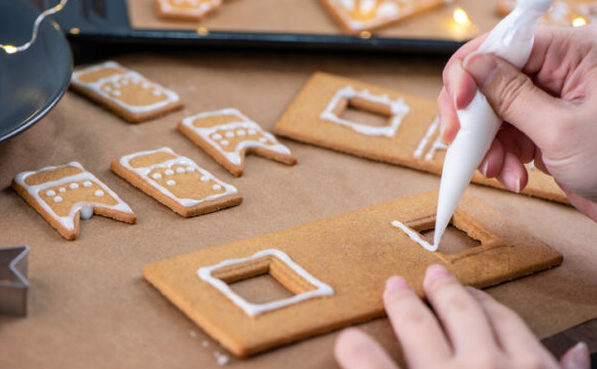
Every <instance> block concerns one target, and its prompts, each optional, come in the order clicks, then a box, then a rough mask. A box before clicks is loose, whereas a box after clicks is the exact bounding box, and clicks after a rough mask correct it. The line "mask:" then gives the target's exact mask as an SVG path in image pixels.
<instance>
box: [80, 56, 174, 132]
mask: <svg viewBox="0 0 597 369" xmlns="http://www.w3.org/2000/svg"><path fill="white" fill-rule="evenodd" d="M71 87H72V88H73V89H74V90H75V91H77V92H79V93H81V94H83V95H85V96H87V97H89V98H90V99H91V100H93V101H95V102H97V103H98V104H100V105H103V106H105V107H107V108H108V109H110V110H111V111H113V112H114V113H116V114H117V115H119V116H120V117H122V118H124V119H126V120H127V121H129V122H131V123H138V122H142V121H145V120H148V119H152V118H155V117H157V116H160V115H162V114H165V113H168V112H170V111H173V110H176V109H179V108H181V107H182V106H183V104H182V102H181V100H180V98H179V97H178V94H176V93H175V92H174V91H171V90H168V89H166V88H164V87H162V86H160V85H159V84H157V83H155V82H151V81H150V80H148V79H147V78H145V77H143V76H142V75H140V74H139V73H137V72H135V71H132V70H130V69H127V68H125V67H123V66H121V65H120V64H118V63H115V62H113V61H108V62H105V63H101V64H98V65H94V66H90V67H87V68H84V69H81V70H78V71H76V72H74V73H73V76H72V78H71Z"/></svg>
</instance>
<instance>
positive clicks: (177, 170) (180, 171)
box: [176, 167, 185, 173]
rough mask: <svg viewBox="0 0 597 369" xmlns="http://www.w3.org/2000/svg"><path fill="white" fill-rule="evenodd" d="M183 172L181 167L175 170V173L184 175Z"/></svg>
mask: <svg viewBox="0 0 597 369" xmlns="http://www.w3.org/2000/svg"><path fill="white" fill-rule="evenodd" d="M184 172H185V170H184V168H182V167H178V168H176V173H184Z"/></svg>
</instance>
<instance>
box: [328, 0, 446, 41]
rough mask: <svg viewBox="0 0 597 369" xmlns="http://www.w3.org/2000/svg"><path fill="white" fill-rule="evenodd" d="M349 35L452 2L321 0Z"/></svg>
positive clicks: (422, 0) (430, 0)
mask: <svg viewBox="0 0 597 369" xmlns="http://www.w3.org/2000/svg"><path fill="white" fill-rule="evenodd" d="M321 1H322V3H323V5H324V6H325V7H326V8H327V9H328V10H329V11H330V13H331V14H332V15H333V16H334V18H336V20H338V21H339V23H340V25H341V26H342V28H343V29H344V30H345V31H346V32H348V33H358V32H361V31H371V30H374V29H377V28H381V27H384V26H386V25H389V24H391V23H394V22H397V21H399V20H401V19H403V18H406V17H409V16H411V15H414V14H417V13H420V12H423V11H426V10H429V9H432V8H435V7H437V6H440V5H441V4H443V3H448V2H451V0H321Z"/></svg>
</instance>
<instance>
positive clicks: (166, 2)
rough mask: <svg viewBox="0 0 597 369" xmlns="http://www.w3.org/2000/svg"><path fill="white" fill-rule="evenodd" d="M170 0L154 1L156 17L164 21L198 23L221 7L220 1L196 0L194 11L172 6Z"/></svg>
mask: <svg viewBox="0 0 597 369" xmlns="http://www.w3.org/2000/svg"><path fill="white" fill-rule="evenodd" d="M170 2H171V0H155V7H156V9H157V13H158V16H159V17H160V18H164V19H176V20H186V21H195V22H196V21H199V20H201V19H203V18H204V17H205V16H207V15H208V14H210V13H212V12H215V11H216V10H218V9H219V8H220V7H221V6H222V0H197V5H196V7H195V8H194V9H191V8H190V7H189V8H183V7H176V6H173V5H172V4H171V3H170Z"/></svg>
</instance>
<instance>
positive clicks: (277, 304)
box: [197, 249, 334, 316]
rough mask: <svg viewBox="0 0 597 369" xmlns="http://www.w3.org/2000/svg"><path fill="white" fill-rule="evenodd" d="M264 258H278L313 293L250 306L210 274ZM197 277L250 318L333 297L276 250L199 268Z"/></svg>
mask: <svg viewBox="0 0 597 369" xmlns="http://www.w3.org/2000/svg"><path fill="white" fill-rule="evenodd" d="M264 256H273V257H276V258H278V259H279V260H280V261H282V262H284V263H285V264H286V265H287V266H288V267H290V268H291V269H292V270H293V271H294V272H295V273H296V274H298V275H299V276H301V277H302V278H304V279H305V280H306V281H307V282H309V284H311V285H312V286H314V287H316V289H315V290H313V291H307V292H303V293H299V294H298V295H294V296H292V297H288V298H284V299H281V300H277V301H271V302H267V303H264V304H252V303H250V302H247V301H246V300H245V299H243V298H242V297H241V296H239V295H238V294H236V293H235V292H234V291H232V289H231V288H230V287H229V286H228V284H226V283H225V282H224V281H222V280H220V279H217V278H214V277H213V276H212V275H211V273H212V272H213V271H214V270H217V269H220V268H223V267H226V266H230V265H236V264H242V263H246V262H248V261H251V260H255V259H259V258H261V257H264ZM197 275H198V276H199V278H201V279H202V280H204V281H205V282H207V283H209V284H211V285H212V286H213V287H215V288H217V289H218V290H219V291H220V292H222V293H223V294H224V295H226V297H228V298H229V299H230V300H231V301H232V302H233V303H234V304H235V305H237V306H238V307H239V308H241V309H242V310H243V311H244V312H245V313H247V314H248V315H250V316H255V315H259V314H262V313H264V312H267V311H271V310H276V309H280V308H282V307H286V306H289V305H292V304H296V303H298V302H301V301H304V300H308V299H312V298H315V297H321V296H332V295H334V290H333V289H332V288H331V287H330V286H328V285H327V284H325V283H323V282H321V281H320V280H318V279H317V278H315V277H313V276H312V275H311V274H310V273H309V272H307V271H306V270H305V269H303V268H302V267H301V266H300V265H298V264H297V263H295V262H294V261H293V260H292V259H291V258H290V257H289V256H288V255H287V254H286V253H284V252H283V251H280V250H277V249H267V250H262V251H259V252H257V253H255V254H253V256H250V257H248V258H242V259H229V260H224V261H222V262H221V263H219V264H216V265H213V266H207V267H201V268H199V269H198V270H197Z"/></svg>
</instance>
